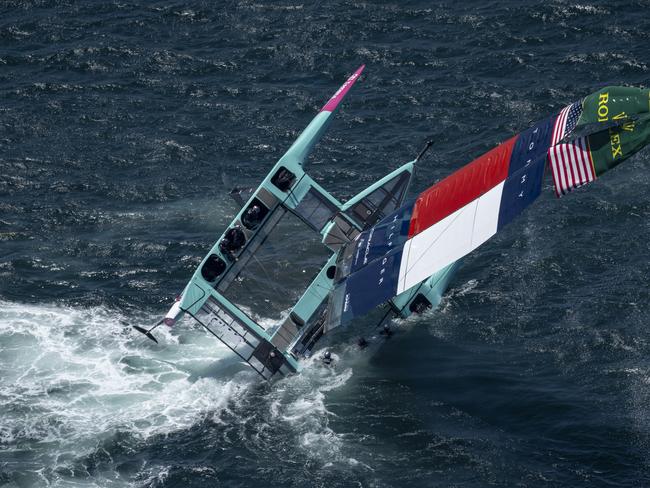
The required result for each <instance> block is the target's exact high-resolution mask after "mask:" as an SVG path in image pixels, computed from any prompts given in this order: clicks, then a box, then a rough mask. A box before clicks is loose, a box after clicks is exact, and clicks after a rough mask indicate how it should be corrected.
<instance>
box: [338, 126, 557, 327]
mask: <svg viewBox="0 0 650 488" xmlns="http://www.w3.org/2000/svg"><path fill="white" fill-rule="evenodd" d="M556 119H557V117H549V118H547V119H545V120H542V121H541V122H539V123H537V124H535V125H534V126H533V127H531V128H530V129H528V130H526V131H524V132H522V133H521V134H519V135H517V136H515V137H513V138H511V139H509V140H507V141H505V142H504V143H502V144H501V145H499V146H497V147H496V148H494V149H492V150H491V151H489V152H487V153H485V154H484V155H483V156H481V157H479V158H477V159H475V160H474V161H472V162H471V163H469V164H468V165H466V166H465V167H463V168H461V169H460V170H458V171H457V172H455V173H454V174H452V175H451V176H449V177H447V178H445V179H444V180H442V181H440V182H439V183H437V184H435V185H433V186H432V187H431V188H429V189H427V190H425V191H423V192H422V193H421V194H420V195H419V196H418V197H417V199H416V200H415V201H414V202H412V203H410V204H408V205H405V206H404V207H402V208H400V209H398V210H397V211H396V212H394V213H393V214H391V215H389V216H388V217H386V218H385V219H383V220H382V221H381V222H380V223H379V224H378V225H376V226H375V227H373V228H372V229H370V230H368V231H365V232H363V233H362V234H360V236H359V237H358V239H357V240H356V241H355V242H354V243H353V244H352V245H351V246H352V249H351V250H348V252H347V253H346V254H345V258H347V262H343V261H342V262H341V263H340V264H341V267H342V270H341V273H340V274H341V275H343V276H347V278H344V279H342V280H341V281H340V282H339V283H338V284H337V285H336V287H335V290H334V292H333V296H332V300H331V302H330V303H331V304H332V305H334V306H336V307H341V310H330V315H331V316H333V317H336V319H337V321H340V322H342V323H344V322H347V321H349V320H350V319H352V318H353V317H355V316H359V315H363V314H365V313H367V312H368V311H370V310H371V309H373V308H374V307H376V306H377V305H379V304H381V303H383V302H385V301H387V300H389V299H390V298H392V297H394V296H396V295H398V294H400V293H402V292H404V291H406V290H408V289H409V288H411V287H413V286H415V285H417V284H419V283H420V282H422V281H423V280H425V279H426V278H428V277H429V276H431V275H432V274H434V273H436V272H437V271H439V270H441V269H443V268H445V267H446V266H449V265H450V264H452V263H453V262H455V261H457V260H458V259H460V258H462V257H463V256H465V255H466V254H468V253H470V252H471V251H473V250H474V249H476V248H477V247H478V246H480V245H481V244H482V243H484V242H485V241H487V240H488V239H489V238H490V237H492V236H493V235H494V234H496V233H497V232H498V231H499V230H500V229H501V228H502V227H503V226H505V225H506V224H507V223H509V222H510V221H511V220H512V219H513V218H514V217H516V216H517V215H518V214H520V213H521V212H522V211H523V210H524V209H525V208H526V207H527V206H528V205H530V204H531V203H532V202H533V201H534V200H535V199H536V198H537V197H538V196H539V194H540V192H541V188H542V181H543V177H544V166H545V162H546V156H547V152H548V149H549V147H550V145H551V139H552V137H553V130H554V129H555V122H556ZM345 258H344V259H345ZM331 325H334V324H331Z"/></svg>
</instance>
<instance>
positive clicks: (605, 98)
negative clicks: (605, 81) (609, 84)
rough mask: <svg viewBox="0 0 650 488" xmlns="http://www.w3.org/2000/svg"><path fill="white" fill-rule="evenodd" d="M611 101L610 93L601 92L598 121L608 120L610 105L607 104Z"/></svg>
mask: <svg viewBox="0 0 650 488" xmlns="http://www.w3.org/2000/svg"><path fill="white" fill-rule="evenodd" d="M607 102H609V93H601V94H600V96H599V97H598V112H597V113H598V122H605V121H607V117H608V115H609V107H608V106H607Z"/></svg>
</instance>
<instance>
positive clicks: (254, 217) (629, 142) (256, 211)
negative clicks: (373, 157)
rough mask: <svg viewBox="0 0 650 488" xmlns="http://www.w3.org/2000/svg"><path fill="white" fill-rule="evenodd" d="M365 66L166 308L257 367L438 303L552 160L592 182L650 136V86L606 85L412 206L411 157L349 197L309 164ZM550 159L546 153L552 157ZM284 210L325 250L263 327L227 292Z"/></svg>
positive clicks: (538, 184)
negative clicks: (297, 291)
mask: <svg viewBox="0 0 650 488" xmlns="http://www.w3.org/2000/svg"><path fill="white" fill-rule="evenodd" d="M363 69H364V66H361V67H360V68H359V69H358V70H357V71H356V72H355V73H354V74H353V75H352V76H350V78H348V80H347V81H346V82H345V83H344V84H343V85H342V86H341V87H340V88H339V89H338V90H337V91H336V93H335V94H334V95H333V96H332V98H330V99H329V101H328V102H327V103H326V104H325V105H324V106H323V108H322V109H321V111H320V112H319V113H318V115H316V117H315V118H314V119H313V120H312V121H311V123H310V124H309V125H308V126H307V128H306V129H305V130H304V131H303V133H302V134H301V135H300V136H299V137H298V139H297V140H296V141H295V142H294V143H293V145H292V146H291V147H290V148H289V150H288V151H287V152H286V153H285V154H284V156H282V158H280V160H279V161H278V162H277V163H276V164H275V166H274V167H273V168H272V169H271V171H270V173H269V174H268V175H267V177H266V178H265V179H264V181H263V182H262V183H261V184H260V186H259V187H257V189H255V190H254V191H252V192H250V194H249V195H247V199H246V200H244V198H243V196H242V195H241V194H240V193H237V192H235V194H234V196H235V198H236V199H237V200H238V201H239V203H240V205H241V206H242V208H241V210H240V212H239V213H238V214H237V216H236V217H235V218H234V219H233V221H232V223H231V224H230V225H229V226H228V228H227V229H226V231H225V232H224V233H223V235H222V236H221V238H220V239H219V240H218V241H217V242H216V243H215V245H214V246H213V247H212V249H211V250H210V252H209V253H208V254H207V256H206V257H205V258H204V259H203V261H202V262H201V264H200V265H199V267H198V268H197V270H196V271H195V273H194V275H193V276H192V278H191V279H190V281H189V283H188V284H187V285H186V287H185V289H184V290H183V292H182V293H181V295H180V296H179V297H178V298H177V300H176V302H175V303H174V304H173V306H172V307H171V309H170V310H169V312H168V313H167V315H166V316H165V317H164V318H163V319H162V320H161V321H160V322H159V323H158V324H156V325H155V326H154V327H152V328H151V329H149V330H146V329H143V328H141V327H138V326H136V327H135V328H136V329H137V330H139V331H140V332H142V333H144V334H146V335H147V336H148V337H149V338H150V339H152V340H156V339H155V338H154V336H153V335H152V334H151V331H152V330H153V329H154V328H155V327H157V326H159V325H161V324H165V325H168V326H172V325H174V324H175V323H176V322H177V321H178V320H179V319H180V318H181V317H182V316H183V315H184V314H188V315H190V316H191V317H192V318H194V319H195V320H196V321H197V322H198V323H199V324H201V325H202V326H203V327H205V328H206V329H207V330H208V331H209V332H210V333H211V334H213V335H214V336H215V337H217V338H218V339H219V340H221V341H222V342H223V343H224V344H225V345H226V346H228V347H229V348H230V349H231V350H232V351H233V352H234V353H235V354H237V355H238V356H239V357H240V358H241V359H243V360H244V361H246V362H247V363H248V364H249V365H250V366H251V367H252V368H253V369H254V370H255V371H257V372H258V373H259V374H260V375H261V376H262V377H264V378H265V379H267V380H269V379H271V378H273V377H275V376H276V375H277V374H278V373H279V374H280V375H282V376H284V375H288V374H291V373H294V372H296V371H298V369H299V364H298V362H299V360H300V358H301V357H304V356H306V355H308V354H309V353H310V352H311V350H312V349H313V347H314V344H315V343H316V342H317V341H318V339H319V338H320V337H321V336H322V335H323V334H324V333H326V332H328V331H329V330H331V329H333V328H335V327H337V326H339V325H341V324H344V323H348V322H349V321H350V320H352V319H353V318H355V317H358V316H361V315H363V314H366V313H368V312H369V311H370V310H372V309H373V308H375V307H377V306H378V305H380V304H385V305H386V306H387V313H386V315H385V316H384V320H391V319H393V318H396V317H401V318H406V317H408V316H409V315H411V314H413V313H422V312H423V311H425V310H427V309H429V308H431V307H435V306H437V305H438V303H439V302H440V299H441V297H442V294H443V293H444V292H445V290H446V289H447V286H448V284H449V281H450V279H451V277H452V275H453V274H454V271H455V270H456V268H457V266H458V264H459V260H460V259H461V258H462V257H463V256H465V255H466V254H468V253H469V252H471V251H472V250H474V249H476V248H477V247H478V246H479V245H481V244H482V243H483V242H485V241H486V240H488V239H489V238H490V237H492V236H493V235H494V234H496V233H497V232H498V231H499V230H500V229H501V228H502V227H503V226H504V225H506V224H507V223H509V222H510V221H511V220H512V219H513V218H514V217H516V216H517V215H518V214H519V213H521V212H522V211H523V210H524V209H525V208H526V207H528V205H530V204H531V203H532V202H533V201H534V200H535V199H536V198H537V197H538V196H539V195H540V193H541V189H542V183H543V179H544V171H545V168H546V167H547V166H549V167H550V170H551V173H552V176H553V183H554V187H555V191H556V194H557V195H558V196H560V195H563V194H565V193H567V192H568V191H570V190H572V189H574V188H577V187H579V186H582V185H585V184H587V183H590V182H591V181H594V180H595V179H596V178H597V177H598V176H599V175H600V174H602V173H604V172H605V171H607V170H608V169H610V168H612V167H614V166H616V165H617V164H619V163H620V162H621V161H623V160H624V159H626V158H628V157H629V156H631V155H632V154H634V153H635V152H637V151H639V150H640V149H641V148H642V147H643V146H645V145H646V144H647V143H648V142H650V91H649V90H641V89H637V88H626V87H607V88H604V89H602V90H599V91H598V92H596V93H593V94H591V95H589V96H587V97H586V98H584V99H583V100H582V101H579V102H576V103H573V104H571V105H569V106H567V107H565V108H564V109H563V110H562V111H560V112H559V114H557V115H554V116H551V117H548V118H546V119H544V120H542V121H540V122H538V123H536V124H534V125H533V127H531V128H529V129H527V130H525V131H524V132H522V133H520V134H518V135H516V136H514V137H512V138H511V139H508V140H507V141H505V142H504V143H502V144H500V145H499V146H497V147H496V148H494V149H492V150H491V151H489V152H487V153H486V154H484V155H482V156H480V157H479V158H477V159H475V160H474V161H472V162H471V163H469V164H468V165H466V166H465V167H463V168H461V169H460V170H458V171H456V172H455V173H453V174H452V175H450V176H449V177H447V178H446V179H444V180H442V181H440V182H439V183H437V184H435V185H433V186H432V187H430V188H429V189H427V190H425V191H423V192H422V193H420V194H419V195H418V196H417V197H416V199H415V200H413V201H412V202H410V203H406V204H404V199H405V197H406V194H407V190H408V186H409V182H410V180H411V177H412V176H413V172H414V168H415V164H416V163H417V162H418V160H419V159H420V157H421V156H422V155H423V153H424V151H425V150H426V149H427V148H428V147H429V145H430V143H429V144H428V145H427V147H426V148H425V149H424V150H423V151H422V152H421V153H420V154H419V155H418V157H417V158H416V159H415V160H413V161H410V162H408V163H406V164H404V165H403V166H401V167H400V168H397V169H396V170H395V171H393V172H392V173H390V174H388V175H387V176H385V177H384V178H382V179H381V180H379V181H377V182H376V183H375V184H374V185H372V186H370V187H369V188H367V189H365V190H364V191H362V192H361V193H359V194H358V195H356V196H355V197H353V198H352V199H350V200H349V201H348V202H346V203H341V202H339V201H338V200H337V199H336V198H334V197H333V196H332V195H331V194H330V193H328V192H327V191H326V190H325V189H323V188H322V187H321V186H320V185H319V184H318V183H316V182H315V181H314V180H313V179H312V178H311V177H310V176H309V175H308V174H307V173H306V172H305V170H304V165H305V160H306V158H307V156H308V155H309V153H310V152H311V150H312V149H313V147H314V146H315V144H316V143H317V142H318V140H319V139H320V138H321V137H322V135H323V133H324V132H325V130H326V129H327V126H328V125H329V123H330V121H331V119H332V117H333V115H334V113H335V112H336V110H337V108H338V107H339V105H340V103H341V101H342V100H343V98H344V97H345V95H346V94H347V93H348V91H349V90H350V89H351V88H352V86H353V85H354V83H355V82H356V81H357V79H358V78H359V76H360V75H361V73H362V71H363ZM547 163H548V164H547ZM287 214H293V215H295V216H297V217H298V218H300V219H301V220H302V221H303V222H304V223H305V224H307V226H309V228H311V229H312V230H313V231H314V232H316V233H318V234H320V236H321V238H322V243H323V245H324V246H326V247H327V248H328V249H329V250H330V251H331V255H330V257H329V259H328V261H327V263H326V264H325V266H323V268H322V269H321V271H320V272H319V273H318V275H317V276H316V278H315V279H314V280H313V281H312V282H311V283H310V284H309V285H308V286H307V288H306V290H305V291H304V293H303V295H302V296H301V298H300V299H299V300H298V301H297V302H296V303H295V305H294V306H293V307H292V309H291V312H290V313H289V315H288V316H287V318H286V319H285V320H284V321H282V322H281V323H279V324H276V325H274V326H273V327H270V328H265V327H263V326H262V325H260V324H259V323H257V322H255V321H254V320H253V319H252V318H251V317H250V316H248V315H247V314H246V313H245V312H244V311H243V310H242V309H241V308H240V307H238V306H237V305H236V304H235V303H233V302H231V301H230V300H228V299H227V298H226V297H225V296H224V293H225V292H226V290H228V288H229V287H230V286H231V284H232V283H233V281H234V280H235V279H236V278H237V276H238V275H239V274H240V273H241V272H242V271H243V270H244V269H245V267H246V266H247V264H248V263H249V261H250V260H251V259H252V258H253V256H254V255H255V253H256V252H257V251H258V250H260V248H261V246H263V245H264V243H265V241H266V239H267V237H268V236H269V234H270V233H271V231H272V230H273V229H274V228H275V227H276V225H277V224H278V223H279V222H280V221H281V220H282V219H283V218H284V217H285V216H287Z"/></svg>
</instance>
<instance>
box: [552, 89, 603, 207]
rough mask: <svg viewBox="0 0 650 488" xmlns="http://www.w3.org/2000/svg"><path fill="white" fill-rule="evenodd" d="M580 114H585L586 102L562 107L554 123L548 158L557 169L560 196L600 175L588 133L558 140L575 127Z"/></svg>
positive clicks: (555, 183) (555, 170) (555, 172)
mask: <svg viewBox="0 0 650 488" xmlns="http://www.w3.org/2000/svg"><path fill="white" fill-rule="evenodd" d="M580 114H582V104H581V103H580V102H576V103H573V104H571V105H569V106H568V107H565V108H563V109H562V111H561V112H560V114H559V115H558V116H557V119H556V120H555V126H554V127H553V135H552V137H551V147H550V148H549V150H548V159H549V162H550V165H551V172H552V173H553V183H554V185H555V194H556V195H557V196H558V197H560V196H562V195H565V194H566V193H568V192H569V191H571V190H573V189H574V188H578V187H579V186H582V185H586V184H587V183H589V182H591V181H594V180H595V179H596V172H595V170H594V163H593V161H592V159H591V151H590V150H589V142H588V141H587V137H580V138H578V139H574V140H573V141H571V142H567V143H562V144H558V142H560V141H561V140H562V139H563V138H564V137H565V136H567V135H568V134H570V133H571V131H572V130H573V129H574V128H575V126H576V124H577V123H578V119H579V118H580Z"/></svg>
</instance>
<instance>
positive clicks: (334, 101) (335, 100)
mask: <svg viewBox="0 0 650 488" xmlns="http://www.w3.org/2000/svg"><path fill="white" fill-rule="evenodd" d="M365 68H366V65H365V64H362V65H361V66H359V67H358V68H357V70H356V71H355V72H354V73H353V74H352V75H351V76H350V77H349V78H348V79H347V80H346V81H345V83H343V84H342V85H341V87H340V88H339V89H338V90H336V93H334V95H332V97H331V98H330V99H329V100H328V101H327V103H326V104H325V105H323V108H322V109H321V110H320V111H321V112H334V110H336V108H337V107H338V106H339V104H340V103H341V101H342V100H343V99H344V98H345V95H346V94H347V93H348V91H350V88H352V85H354V83H355V82H356V81H357V79H358V78H359V76H361V73H362V72H363V70H364V69H365Z"/></svg>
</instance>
